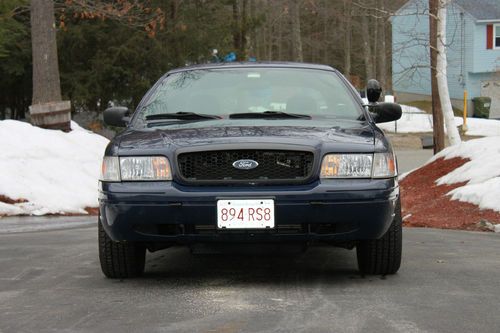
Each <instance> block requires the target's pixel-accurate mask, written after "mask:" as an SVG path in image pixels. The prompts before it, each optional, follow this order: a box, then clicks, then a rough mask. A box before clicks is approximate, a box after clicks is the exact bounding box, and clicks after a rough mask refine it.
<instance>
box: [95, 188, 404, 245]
mask: <svg viewBox="0 0 500 333" xmlns="http://www.w3.org/2000/svg"><path fill="white" fill-rule="evenodd" d="M398 197H399V187H398V184H397V181H396V180H395V179H353V180H347V179H339V180H322V181H317V182H315V183H312V184H308V185H301V186H265V187H264V186H261V187H188V186H182V185H179V184H176V183H174V182H128V183H100V192H99V204H100V220H101V223H102V224H103V227H104V229H105V230H106V232H107V234H108V235H109V236H110V237H111V238H112V239H113V240H115V241H138V242H151V243H154V242H159V243H181V244H189V243H195V242H245V241H249V242H279V241H292V242H293V241H310V240H321V241H339V242H343V241H356V240H362V239H377V238H380V237H381V236H382V235H383V234H384V233H385V232H386V231H387V229H388V228H389V226H390V224H391V222H392V219H393V216H394V208H395V205H396V201H397V199H398ZM227 198H272V199H274V200H275V224H276V227H275V228H274V229H267V230H237V231H236V230H218V229H217V228H216V226H217V221H216V219H217V212H216V206H217V200H218V199H227Z"/></svg>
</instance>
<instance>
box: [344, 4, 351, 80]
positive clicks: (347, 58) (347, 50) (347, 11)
mask: <svg viewBox="0 0 500 333" xmlns="http://www.w3.org/2000/svg"><path fill="white" fill-rule="evenodd" d="M344 17H345V29H344V33H345V37H344V38H345V40H344V75H345V76H346V77H347V78H349V77H350V76H351V52H352V41H351V39H352V23H351V22H352V1H351V0H344Z"/></svg>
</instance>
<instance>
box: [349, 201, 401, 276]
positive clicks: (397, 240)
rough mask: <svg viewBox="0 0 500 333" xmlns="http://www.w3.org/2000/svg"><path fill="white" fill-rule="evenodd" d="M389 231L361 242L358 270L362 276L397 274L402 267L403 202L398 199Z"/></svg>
mask: <svg viewBox="0 0 500 333" xmlns="http://www.w3.org/2000/svg"><path fill="white" fill-rule="evenodd" d="M394 214H395V215H394V219H393V221H392V224H391V226H390V227H389V230H387V232H386V233H385V234H384V235H383V236H382V237H381V238H380V239H373V240H364V241H360V242H359V244H358V245H357V247H356V254H357V257H358V268H359V270H360V272H361V273H362V274H374V275H388V274H395V273H396V272H397V271H398V270H399V267H400V266H401V252H402V248H403V226H402V218H401V201H400V199H398V201H397V203H396V208H395V210H394Z"/></svg>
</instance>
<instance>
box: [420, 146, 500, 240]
mask: <svg viewBox="0 0 500 333" xmlns="http://www.w3.org/2000/svg"><path fill="white" fill-rule="evenodd" d="M454 157H461V158H467V159H470V161H469V162H467V163H465V164H464V165H462V166H461V167H459V168H457V169H455V170H454V171H452V172H450V173H448V174H447V175H445V176H443V177H441V178H439V179H438V180H437V181H436V182H437V184H438V185H444V184H448V185H451V184H456V183H461V182H466V184H465V185H463V186H460V187H458V188H456V189H454V190H452V191H450V192H449V193H448V195H450V196H451V199H452V200H459V201H462V202H469V203H472V204H475V205H477V206H479V208H481V209H492V210H494V211H497V212H500V199H499V198H500V136H496V137H485V138H480V139H474V140H470V141H465V142H462V143H461V144H460V145H457V146H451V147H448V148H446V149H444V150H443V151H441V152H440V153H438V154H437V155H435V156H434V157H432V158H431V159H430V160H429V162H428V163H431V162H433V161H435V160H436V159H439V158H445V159H450V158H454ZM491 227H492V229H494V230H495V231H496V232H500V224H497V225H495V226H493V225H492V226H491Z"/></svg>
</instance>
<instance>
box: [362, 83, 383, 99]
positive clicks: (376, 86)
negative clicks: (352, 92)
mask: <svg viewBox="0 0 500 333" xmlns="http://www.w3.org/2000/svg"><path fill="white" fill-rule="evenodd" d="M381 94H382V86H381V85H380V83H379V82H378V81H377V80H374V79H371V80H369V81H368V83H367V84H366V97H367V98H368V102H370V103H376V102H378V100H379V98H380V95H381Z"/></svg>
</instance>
